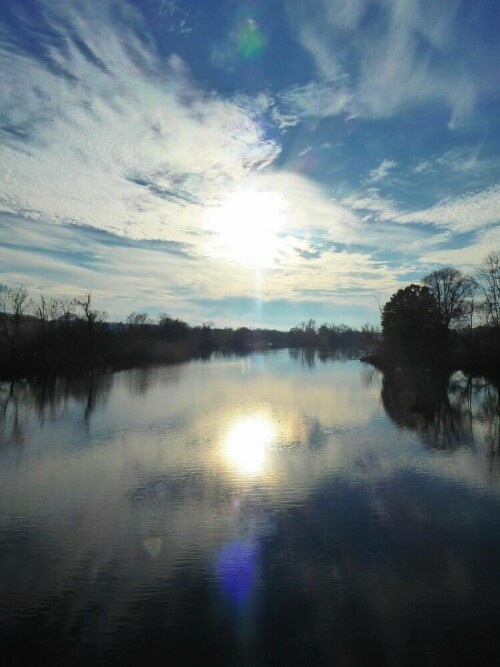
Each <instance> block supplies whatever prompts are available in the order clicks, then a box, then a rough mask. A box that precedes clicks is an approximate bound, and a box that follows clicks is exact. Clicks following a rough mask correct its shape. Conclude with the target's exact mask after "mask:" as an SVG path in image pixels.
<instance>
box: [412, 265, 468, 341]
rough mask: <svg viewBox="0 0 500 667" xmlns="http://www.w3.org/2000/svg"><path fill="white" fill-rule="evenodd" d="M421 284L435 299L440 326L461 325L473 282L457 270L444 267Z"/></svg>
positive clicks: (466, 314)
mask: <svg viewBox="0 0 500 667" xmlns="http://www.w3.org/2000/svg"><path fill="white" fill-rule="evenodd" d="M422 282H423V283H424V285H426V287H427V288H428V289H429V291H430V292H431V294H432V295H433V296H434V298H435V299H436V303H437V306H438V308H439V314H440V318H441V324H442V325H443V326H444V327H445V328H446V329H450V328H451V326H452V325H455V326H459V325H461V324H462V323H463V321H464V320H465V319H466V318H467V316H468V314H469V311H470V301H471V298H472V296H473V294H474V290H475V281H474V280H473V279H472V278H470V277H469V276H464V275H463V274H462V273H461V272H460V271H459V270H458V269H455V268H453V267H452V266H446V267H444V268H442V269H438V270H437V271H433V272H432V273H429V275H427V276H425V278H423V280H422Z"/></svg>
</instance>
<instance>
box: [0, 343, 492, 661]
mask: <svg viewBox="0 0 500 667" xmlns="http://www.w3.org/2000/svg"><path fill="white" fill-rule="evenodd" d="M438 380H439V379H438V378H434V379H432V378H429V377H428V376H425V377H419V376H410V375H408V374H406V373H405V374H404V376H403V375H398V376H396V377H389V376H386V377H383V376H382V375H380V374H379V373H377V372H372V370H371V369H369V368H368V367H366V366H363V365H362V364H360V363H359V362H358V361H354V360H348V359H344V360H335V359H328V360H325V359H323V360H321V359H320V358H319V357H317V356H315V355H313V358H312V360H311V359H309V361H308V363H302V360H301V359H300V356H299V357H297V356H295V355H290V354H289V353H288V351H278V352H274V351H273V352H267V353H262V354H257V355H251V356H247V357H244V358H238V357H226V358H215V359H212V360H210V361H193V362H190V363H188V364H183V365H179V366H175V367H153V368H150V369H137V370H131V371H123V372H119V373H114V374H112V375H109V376H103V377H94V378H91V377H86V378H80V379H78V380H77V381H68V380H62V379H59V380H56V381H54V382H52V383H39V384H23V383H21V384H18V385H15V386H13V387H10V386H8V385H2V387H1V392H0V420H1V421H0V443H1V444H0V464H1V465H0V505H1V507H2V512H1V514H0V546H1V547H2V550H1V552H0V553H1V555H0V564H1V566H2V567H1V572H2V574H1V575H0V586H1V588H2V590H3V592H4V595H3V597H2V599H1V600H0V626H3V628H4V629H3V630H2V632H4V635H3V637H4V638H5V637H6V636H7V637H10V638H12V637H15V636H16V634H15V633H16V632H17V631H19V632H23V633H26V632H27V631H28V630H27V626H26V623H28V622H30V620H29V619H31V621H32V622H35V623H37V624H39V625H40V627H46V628H48V625H47V626H46V624H48V623H49V620H50V618H51V617H50V615H49V616H47V615H46V610H47V609H52V612H51V613H52V614H53V616H52V618H53V619H55V621H51V622H54V623H55V626H54V627H58V628H59V630H60V632H62V635H61V636H62V637H64V636H65V635H64V632H63V631H62V630H61V628H62V627H63V626H64V627H74V628H75V634H74V637H75V640H74V641H75V647H76V648H75V651H76V650H77V649H78V650H80V651H84V650H88V651H89V653H88V658H89V660H94V659H95V658H96V656H101V657H102V655H104V654H103V653H102V652H103V651H106V650H111V649H110V647H111V648H112V650H115V649H116V661H117V663H116V664H122V663H123V661H124V660H125V663H123V664H127V663H126V660H132V658H131V657H128V658H124V657H123V656H124V655H125V654H124V653H123V652H122V653H120V651H125V648H127V647H128V648H127V651H128V650H129V649H130V647H131V646H134V647H136V648H137V646H138V645H139V644H138V643H137V642H139V639H137V637H136V634H135V631H132V630H131V629H132V628H134V627H135V628H136V630H137V633H138V635H137V636H140V635H141V633H143V634H144V635H148V633H150V634H151V642H152V645H156V643H159V644H160V645H162V646H164V645H165V646H166V645H168V646H170V648H171V649H172V650H173V651H174V653H175V651H178V652H179V653H178V655H182V656H183V659H184V658H186V656H187V655H188V654H189V650H191V649H189V650H188V648H187V647H188V646H192V644H193V640H192V638H191V640H189V641H188V639H187V635H186V633H188V634H189V633H191V635H192V636H194V637H197V638H198V640H197V641H198V646H199V647H201V646H209V647H210V646H211V647H212V649H213V652H212V653H211V655H212V657H214V656H218V657H217V660H218V662H217V664H221V665H225V664H234V661H233V662H231V660H230V658H231V659H232V658H234V656H235V655H237V654H238V655H239V654H240V653H241V655H242V656H243V657H244V658H245V660H246V661H247V662H248V660H250V656H251V655H254V656H255V655H257V656H260V658H262V659H261V660H260V663H259V661H257V662H258V664H285V663H284V662H281V663H280V660H283V661H285V657H284V656H285V655H286V656H287V660H288V664H303V661H302V662H301V660H302V658H300V656H302V657H303V656H304V655H308V656H309V658H310V659H312V657H311V656H314V655H315V651H316V650H319V651H320V653H321V651H323V650H324V651H326V652H327V654H328V655H330V653H331V654H332V655H337V656H338V657H339V660H341V659H343V658H342V656H343V655H344V653H345V655H350V656H351V658H352V659H351V658H349V660H351V662H349V660H347V658H346V659H344V663H345V664H356V661H357V664H360V662H359V660H361V656H360V655H358V654H356V650H358V649H356V650H355V649H354V648H353V646H358V647H359V650H360V651H361V650H362V647H363V646H364V645H365V644H364V643H363V642H364V641H365V640H366V641H367V642H368V641H372V643H373V642H375V643H377V642H379V643H380V642H382V644H383V646H384V647H385V648H384V650H391V651H395V655H399V654H398V651H400V652H401V651H403V653H404V642H405V641H406V639H402V640H401V641H402V642H403V643H402V644H401V645H399V644H398V646H395V645H394V642H393V639H394V637H395V636H397V634H398V632H401V633H402V635H401V636H402V637H406V636H407V635H408V636H409V634H411V631H410V626H411V623H410V619H411V618H414V617H415V615H416V616H419V615H422V616H421V618H422V619H423V618H425V617H426V614H430V616H429V618H437V617H438V616H439V614H441V613H442V610H443V609H445V610H446V613H448V614H451V617H453V614H454V613H455V612H454V611H453V610H454V609H455V608H457V605H458V606H459V608H460V609H461V610H462V612H460V613H463V614H465V615H466V616H467V617H469V616H470V615H474V613H477V609H479V608H481V606H484V607H485V609H486V608H488V609H489V611H490V613H491V614H492V615H494V614H495V613H497V611H500V610H497V609H496V607H495V604H496V603H495V598H494V593H495V591H497V592H498V593H499V596H498V597H497V598H496V599H500V582H498V581H497V579H496V575H494V574H493V573H494V571H495V567H496V566H494V564H495V563H496V562H497V560H496V558H497V556H498V557H500V531H499V530H498V528H497V526H498V525H500V521H499V519H500V493H499V492H500V487H499V486H498V483H499V482H498V474H497V471H498V465H497V452H498V442H499V441H498V427H499V411H498V391H497V389H496V388H495V387H494V386H492V385H491V384H488V383H485V381H484V380H479V379H478V380H474V381H472V382H471V381H469V380H468V379H467V378H465V377H464V376H458V375H456V376H453V377H452V378H451V380H450V382H449V384H448V385H447V389H446V386H445V391H444V393H443V385H442V382H441V383H440V381H438ZM423 397H425V401H424V398H423ZM488 545H489V546H488ZM90 600H92V601H93V602H92V604H91V603H90ZM90 604H91V606H92V605H93V607H92V608H93V610H94V611H93V615H92V618H90V616H89V615H88V609H89V608H90V607H89V605H90ZM54 605H55V606H54ZM346 606H347V607H346ZM346 608H348V609H350V611H349V612H346ZM153 609H155V610H156V612H155V613H156V616H154V615H152V611H151V610H153ZM301 609H302V610H303V611H302V612H301V611H300V610H301ZM440 610H441V611H440ZM475 610H476V611H475ZM160 617H161V618H168V619H169V620H168V623H167V624H166V626H164V627H163V630H161V631H160V629H155V628H156V621H155V620H154V618H160ZM419 617H420V616H419ZM191 618H192V619H197V620H196V623H197V625H196V627H194V625H193V624H194V623H195V621H194V620H193V621H192V622H191V620H189V619H191ZM27 619H28V620H27ZM273 619H274V620H273ZM299 619H302V621H299ZM342 619H345V620H342ZM301 623H303V624H304V625H303V626H301ZM422 623H423V625H422V627H424V626H425V622H424V621H422ZM61 624H62V625H61ZM65 624H66V625H65ZM268 627H269V628H274V635H273V636H271V635H270V634H269V632H270V631H269V632H268V630H267V628H268ZM16 628H17V630H16ZM77 628H78V630H77ZM165 628H166V629H165ZM285 628H290V631H288V630H287V631H285ZM301 628H302V629H301ZM363 628H365V630H363ZM376 628H378V630H377V629H376ZM380 628H382V629H383V632H382V631H381V630H380ZM398 628H399V629H398ZM292 630H293V632H292ZM47 631H48V630H47ZM205 632H207V633H209V635H210V637H212V639H209V638H208V635H207V636H205V635H204V634H203V633H205ZM5 633H6V634H5ZM363 633H365V634H363ZM405 633H406V634H405ZM408 633H409V634H408ZM341 637H343V639H342V638H341ZM363 637H364V638H365V639H364V640H362V638H363ZM370 637H371V639H370ZM176 638H177V639H176ZM214 638H217V639H214ZM360 638H361V639H360ZM391 638H392V639H391ZM12 641H14V640H12ZM58 641H63V639H60V640H58ZM432 641H434V640H432ZM432 641H431V644H432ZM436 641H437V640H436ZM164 642H166V644H164ZM176 642H177V643H176ZM213 642H215V644H214V643H213ZM14 643H15V642H14ZM139 643H140V642H139ZM195 643H196V642H195ZM9 645H10V644H9ZM16 646H18V648H19V650H21V648H22V644H16ZM85 646H86V647H87V648H85ZM402 646H403V648H402ZM20 647H21V648H20ZM175 647H177V648H175ZM259 647H260V648H259ZM287 647H288V648H287ZM293 647H295V648H293ZM321 647H323V648H321ZM388 647H392V648H390V649H389V648H388ZM174 649H175V650H174ZM212 649H207V650H208V653H209V654H210V650H212ZM216 649H217V650H216ZM40 650H42V649H40ZM192 650H194V649H192ZM200 650H201V648H200ZM219 650H220V651H222V653H218V651H219ZM429 650H430V649H429ZM436 650H437V649H436ZM61 651H62V652H63V654H64V655H65V656H66V658H67V659H69V658H68V656H69V655H70V654H69V653H68V652H67V651H66V649H61ZM65 651H66V653H65ZM259 651H263V653H259ZM353 651H354V653H352V652H353ZM226 652H227V655H226ZM132 654H133V651H132V653H130V655H132ZM351 654H352V655H354V657H352V655H351ZM126 655H128V653H126ZM134 655H135V654H134ZM273 655H274V656H275V658H274V659H275V662H274V663H273V662H272V658H271V656H273ZM224 656H225V657H224ZM262 656H267V657H265V658H263V657H262ZM70 657H71V656H70ZM205 657H206V656H205ZM424 657H425V656H424ZM299 658H300V660H299ZM186 659H187V658H186ZM190 659H191V660H192V661H193V664H195V663H196V662H197V661H199V660H200V659H201V654H196V655H191V658H190ZM214 659H215V658H214ZM120 660H122V663H120ZM245 660H243V664H245ZM266 660H267V661H268V662H266ZM294 660H295V661H298V662H294ZM318 660H319V662H316V664H321V659H320V658H318ZM396 663H397V660H396ZM67 664H71V663H70V662H67ZM130 664H133V663H130ZM399 664H401V663H399Z"/></svg>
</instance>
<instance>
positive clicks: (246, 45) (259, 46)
mask: <svg viewBox="0 0 500 667" xmlns="http://www.w3.org/2000/svg"><path fill="white" fill-rule="evenodd" d="M237 42H238V51H239V53H240V55H242V56H243V58H246V59H247V60H253V59H254V58H257V57H258V56H259V55H260V54H261V53H262V51H263V50H264V46H265V39H264V35H263V34H262V31H261V30H260V28H259V26H258V25H257V23H256V21H254V19H246V20H245V23H244V24H243V27H242V28H241V30H240V32H239V33H238V38H237Z"/></svg>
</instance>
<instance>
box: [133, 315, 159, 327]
mask: <svg viewBox="0 0 500 667" xmlns="http://www.w3.org/2000/svg"><path fill="white" fill-rule="evenodd" d="M152 323H153V320H152V319H151V317H150V316H149V315H148V313H136V312H133V313H130V315H128V316H127V324H128V325H130V326H135V327H142V326H145V325H146V324H152Z"/></svg>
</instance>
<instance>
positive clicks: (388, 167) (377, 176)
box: [367, 160, 398, 183]
mask: <svg viewBox="0 0 500 667" xmlns="http://www.w3.org/2000/svg"><path fill="white" fill-rule="evenodd" d="M397 164H398V163H397V162H394V160H382V162H381V163H380V164H379V165H378V167H375V169H372V170H371V171H370V173H369V174H368V179H367V181H368V182H369V183H378V182H379V181H383V180H384V179H385V178H386V177H387V175H388V174H389V173H390V172H391V171H392V170H393V169H394V168H395V167H397Z"/></svg>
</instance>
